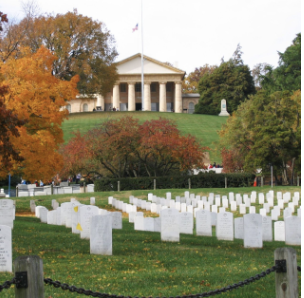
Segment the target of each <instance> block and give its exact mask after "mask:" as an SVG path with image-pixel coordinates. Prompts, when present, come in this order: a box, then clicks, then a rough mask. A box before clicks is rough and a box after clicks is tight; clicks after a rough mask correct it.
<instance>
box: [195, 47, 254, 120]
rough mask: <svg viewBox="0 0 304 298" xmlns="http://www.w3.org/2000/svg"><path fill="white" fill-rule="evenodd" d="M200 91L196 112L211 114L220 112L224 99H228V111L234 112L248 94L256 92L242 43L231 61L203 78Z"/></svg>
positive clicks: (199, 87) (223, 63)
mask: <svg viewBox="0 0 304 298" xmlns="http://www.w3.org/2000/svg"><path fill="white" fill-rule="evenodd" d="M198 91H199V93H200V100H199V102H198V104H197V105H196V106H195V113H196V114H209V115H217V114H219V113H220V109H221V108H220V103H221V100H222V99H226V101H227V111H228V113H232V112H233V111H235V110H236V109H237V107H238V105H239V104H240V103H241V102H243V101H244V100H245V99H246V98H248V95H250V94H254V93H255V92H256V89H255V86H254V81H253V77H252V75H251V72H250V69H249V67H248V66H247V65H244V63H243V60H242V52H241V47H240V45H238V46H237V49H236V51H235V52H234V54H233V57H232V58H231V59H230V60H229V61H227V62H222V63H221V65H220V66H219V67H218V68H216V69H215V70H214V71H213V72H212V73H211V74H206V75H204V76H203V77H202V78H201V80H200V82H199V86H198Z"/></svg>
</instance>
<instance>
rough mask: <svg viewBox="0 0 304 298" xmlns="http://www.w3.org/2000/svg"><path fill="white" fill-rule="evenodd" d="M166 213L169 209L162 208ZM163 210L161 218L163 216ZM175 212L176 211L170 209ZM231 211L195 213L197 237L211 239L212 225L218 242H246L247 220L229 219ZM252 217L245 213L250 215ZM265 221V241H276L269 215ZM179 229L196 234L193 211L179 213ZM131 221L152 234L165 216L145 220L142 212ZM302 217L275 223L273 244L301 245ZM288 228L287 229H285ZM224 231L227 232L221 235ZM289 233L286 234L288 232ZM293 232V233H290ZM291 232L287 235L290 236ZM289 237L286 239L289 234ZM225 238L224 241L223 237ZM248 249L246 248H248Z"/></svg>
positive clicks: (263, 217) (292, 217)
mask: <svg viewBox="0 0 304 298" xmlns="http://www.w3.org/2000/svg"><path fill="white" fill-rule="evenodd" d="M163 210H166V209H163ZM163 210H162V211H161V215H162V214H164V212H163ZM167 210H174V209H167ZM230 214H232V213H230V212H223V213H219V214H214V213H212V212H210V211H206V210H198V211H197V214H196V219H195V223H196V235H198V236H212V226H216V236H217V238H218V239H219V240H231V241H233V240H234V239H244V234H246V231H245V228H244V219H243V218H244V217H239V218H235V219H234V220H233V215H232V218H231V219H230V217H227V216H230ZM247 215H250V214H246V215H244V216H247ZM257 215H259V217H258V218H262V240H263V241H273V233H272V231H273V227H272V220H271V218H270V217H269V216H261V215H260V214H257ZM178 216H179V218H178V219H177V226H178V228H179V233H180V234H193V228H194V220H193V215H192V213H190V212H182V213H178ZM223 217H224V218H225V217H227V221H226V222H225V225H224V226H223V219H222V218H223ZM129 222H133V223H134V229H135V230H141V231H149V232H161V222H162V216H160V217H156V218H152V217H144V215H143V212H137V213H130V214H129ZM300 223H301V218H299V217H295V216H290V217H288V218H286V219H285V221H277V222H274V241H285V242H286V244H292V245H301V231H300V230H299V229H301V226H300ZM285 225H286V226H287V228H286V230H285ZM222 231H224V232H223V233H222ZM285 231H286V233H285ZM290 231H292V233H290ZM287 233H288V234H287ZM285 234H286V235H287V236H286V235H285ZM223 235H224V238H222V237H223ZM245 247H246V246H245Z"/></svg>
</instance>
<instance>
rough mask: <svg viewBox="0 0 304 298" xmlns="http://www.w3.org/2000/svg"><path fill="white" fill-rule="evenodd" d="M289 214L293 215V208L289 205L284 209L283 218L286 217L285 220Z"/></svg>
mask: <svg viewBox="0 0 304 298" xmlns="http://www.w3.org/2000/svg"><path fill="white" fill-rule="evenodd" d="M289 216H292V210H291V208H289V207H287V208H285V209H284V211H283V218H284V220H285V219H286V218H287V217H289Z"/></svg>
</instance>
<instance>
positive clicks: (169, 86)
mask: <svg viewBox="0 0 304 298" xmlns="http://www.w3.org/2000/svg"><path fill="white" fill-rule="evenodd" d="M166 91H167V92H172V83H167V84H166Z"/></svg>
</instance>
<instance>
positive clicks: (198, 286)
mask: <svg viewBox="0 0 304 298" xmlns="http://www.w3.org/2000/svg"><path fill="white" fill-rule="evenodd" d="M270 189H271V188H270V187H263V188H261V187H254V188H253V187H252V188H234V189H232V188H231V189H193V190H191V193H195V194H200V195H208V194H209V193H210V192H213V193H215V194H220V195H228V193H229V192H230V191H233V192H234V193H240V194H244V193H247V194H250V192H251V191H252V190H255V191H257V192H264V193H266V192H267V191H269V190H270ZM167 191H171V193H172V197H175V196H176V195H183V193H184V190H178V189H172V190H157V191H153V193H154V194H156V195H158V196H165V193H166V192H167ZM274 191H275V192H277V191H282V192H286V191H289V192H291V193H293V192H295V191H300V187H275V188H274ZM131 194H132V195H134V196H135V197H138V198H142V199H143V198H145V199H147V194H148V191H132V192H119V193H118V192H102V193H101V192H100V193H94V194H77V195H76V194H75V195H73V196H72V195H57V196H44V197H36V198H35V199H36V205H41V206H46V207H47V208H48V209H49V210H50V209H51V200H52V199H56V200H57V201H59V202H60V203H62V202H66V201H69V200H70V198H71V197H75V198H77V200H78V201H80V202H82V203H84V204H89V198H90V197H91V196H94V197H95V198H96V205H97V206H98V207H100V208H104V209H107V210H110V211H111V210H112V211H113V210H114V209H113V208H112V206H110V205H108V203H107V198H108V196H110V195H111V196H114V197H115V198H117V199H120V200H123V201H125V202H128V200H129V195H131ZM30 199H32V198H16V206H17V216H16V220H15V226H14V229H13V259H15V258H17V257H18V256H24V255H38V256H40V257H41V258H42V259H43V264H44V277H45V278H47V277H49V278H51V279H53V280H59V281H60V282H66V283H68V284H69V285H75V286H77V287H83V288H85V289H91V290H93V291H98V292H102V293H109V294H115V295H124V296H138V297H141V296H146V297H148V296H154V297H156V296H158V297H170V296H181V295H188V294H196V293H203V292H208V291H211V290H214V289H218V288H221V287H224V286H227V285H230V284H233V283H237V282H239V281H241V280H244V279H247V278H249V277H251V276H254V275H256V274H258V273H261V272H262V271H265V270H266V269H268V268H271V267H272V266H273V265H274V250H275V249H276V248H279V247H285V246H286V245H285V243H284V242H274V241H273V242H264V244H263V248H262V249H244V247H243V241H242V240H234V241H219V240H217V238H216V237H215V230H213V237H201V236H196V235H195V233H194V234H193V235H183V234H181V237H180V242H178V243H170V242H161V241H160V233H152V232H144V231H134V228H133V224H130V223H129V222H128V219H127V214H125V213H124V214H123V229H122V230H113V255H112V256H100V255H90V252H89V250H90V248H89V241H88V240H83V239H80V238H79V235H75V234H72V233H71V229H69V228H65V227H63V226H53V225H46V224H42V223H40V222H39V220H38V219H37V218H34V217H30V216H28V215H29V210H30V208H29V206H30V203H29V201H30ZM275 203H276V202H275ZM258 210H259V208H257V212H258ZM145 214H146V215H147V216H148V213H147V212H146V213H145ZM237 216H239V214H238V213H235V214H234V217H237ZM293 248H294V249H295V250H296V251H297V263H298V265H299V266H301V248H300V247H297V246H294V247H293ZM12 276H13V275H12V274H9V273H0V284H2V283H3V282H4V281H6V280H10V279H11V278H12ZM298 277H299V286H300V285H301V276H300V274H298ZM274 285H275V273H271V274H270V275H268V276H267V277H265V278H262V279H261V280H259V281H256V282H254V283H252V284H251V285H248V286H245V287H242V288H239V289H237V290H234V291H232V292H227V293H224V294H221V297H263V298H269V297H275V289H274ZM300 290H301V289H300ZM300 293H301V292H300ZM83 296H84V295H80V294H76V293H67V292H65V291H63V290H61V289H56V288H54V287H51V286H45V297H48V298H55V297H56V298H57V297H62V298H63V297H64V298H66V297H71V298H72V297H79V298H80V297H83ZM0 297H1V298H2V297H5V298H8V297H9V298H12V297H14V289H12V288H11V289H8V290H3V291H2V292H1V293H0Z"/></svg>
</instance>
